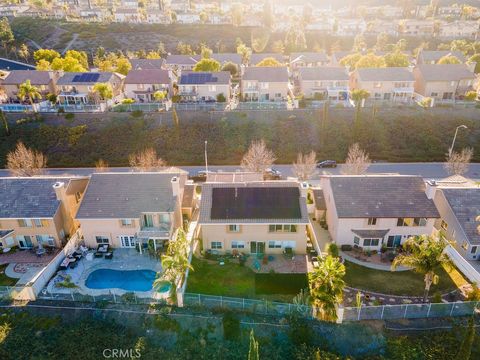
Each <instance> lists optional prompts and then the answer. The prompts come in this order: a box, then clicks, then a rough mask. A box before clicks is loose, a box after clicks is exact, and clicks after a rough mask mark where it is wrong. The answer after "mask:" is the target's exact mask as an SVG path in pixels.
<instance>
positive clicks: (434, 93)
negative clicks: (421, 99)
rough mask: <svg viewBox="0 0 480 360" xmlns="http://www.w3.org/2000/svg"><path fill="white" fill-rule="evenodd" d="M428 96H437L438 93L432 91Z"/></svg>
mask: <svg viewBox="0 0 480 360" xmlns="http://www.w3.org/2000/svg"><path fill="white" fill-rule="evenodd" d="M430 96H431V97H437V96H438V93H437V92H432V93H431V94H430Z"/></svg>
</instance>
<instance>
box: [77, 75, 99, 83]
mask: <svg viewBox="0 0 480 360" xmlns="http://www.w3.org/2000/svg"><path fill="white" fill-rule="evenodd" d="M99 78H100V74H92V73H85V74H79V75H75V76H74V77H73V79H72V82H85V83H88V82H95V81H97V80H98V79H99Z"/></svg>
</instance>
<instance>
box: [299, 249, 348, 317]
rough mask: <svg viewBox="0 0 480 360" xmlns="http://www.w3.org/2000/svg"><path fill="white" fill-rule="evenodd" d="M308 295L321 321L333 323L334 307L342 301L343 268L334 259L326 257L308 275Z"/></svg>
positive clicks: (336, 259)
mask: <svg viewBox="0 0 480 360" xmlns="http://www.w3.org/2000/svg"><path fill="white" fill-rule="evenodd" d="M308 275H309V281H310V294H311V296H312V300H313V304H314V306H315V307H316V308H317V309H318V315H319V317H320V318H321V319H323V320H327V321H335V320H336V319H337V310H336V307H337V305H338V304H339V303H341V301H342V300H343V289H344V287H345V281H344V280H343V278H344V276H345V266H344V265H343V264H342V263H341V262H340V260H339V259H338V258H336V257H332V256H331V255H327V256H326V257H324V258H323V259H322V260H321V261H320V262H319V264H318V267H317V268H316V269H314V270H313V272H311V273H309V274H308Z"/></svg>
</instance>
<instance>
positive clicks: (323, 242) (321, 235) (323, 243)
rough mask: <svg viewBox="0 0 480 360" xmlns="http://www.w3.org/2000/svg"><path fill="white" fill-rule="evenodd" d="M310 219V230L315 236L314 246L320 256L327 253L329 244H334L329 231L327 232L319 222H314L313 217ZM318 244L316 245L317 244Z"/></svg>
mask: <svg viewBox="0 0 480 360" xmlns="http://www.w3.org/2000/svg"><path fill="white" fill-rule="evenodd" d="M309 218H310V225H309V226H310V230H311V233H312V234H313V239H312V241H313V245H314V246H315V245H316V246H315V249H316V250H317V252H318V253H319V254H322V253H326V252H327V250H328V244H330V243H331V242H332V240H331V239H330V234H329V232H328V230H325V229H324V228H322V227H321V226H320V224H319V223H318V221H314V220H313V215H310V216H309ZM315 243H316V244H315Z"/></svg>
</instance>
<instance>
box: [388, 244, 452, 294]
mask: <svg viewBox="0 0 480 360" xmlns="http://www.w3.org/2000/svg"><path fill="white" fill-rule="evenodd" d="M447 245H448V242H447V241H445V240H444V239H443V238H438V239H437V238H434V237H433V236H427V235H421V236H414V237H411V238H409V239H408V240H407V241H405V243H404V244H403V248H404V249H405V251H406V252H405V253H402V254H399V255H397V257H396V258H395V259H394V260H393V263H392V270H395V269H396V268H397V267H398V266H400V265H403V266H406V267H409V268H412V269H413V271H415V272H417V273H419V274H423V275H424V281H425V291H424V293H423V302H427V299H428V292H429V291H430V287H431V286H432V284H438V280H439V277H438V275H437V274H436V273H435V271H436V270H437V269H438V268H439V267H440V266H442V265H444V264H447V263H449V262H450V259H449V258H448V256H447V255H446V254H445V253H444V250H445V247H446V246H447Z"/></svg>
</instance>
